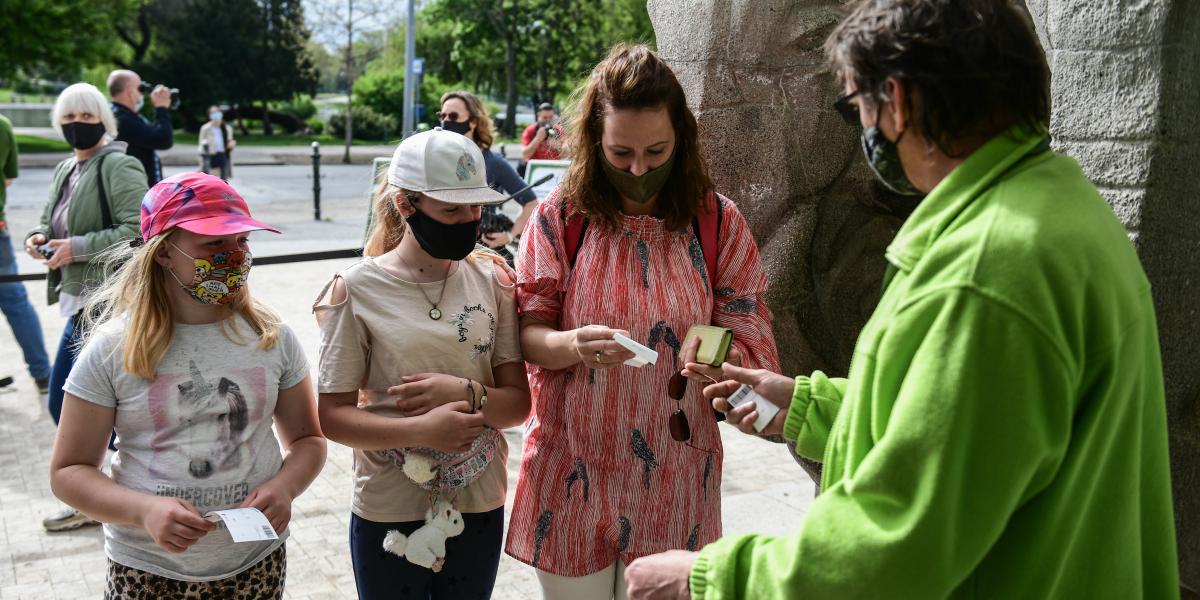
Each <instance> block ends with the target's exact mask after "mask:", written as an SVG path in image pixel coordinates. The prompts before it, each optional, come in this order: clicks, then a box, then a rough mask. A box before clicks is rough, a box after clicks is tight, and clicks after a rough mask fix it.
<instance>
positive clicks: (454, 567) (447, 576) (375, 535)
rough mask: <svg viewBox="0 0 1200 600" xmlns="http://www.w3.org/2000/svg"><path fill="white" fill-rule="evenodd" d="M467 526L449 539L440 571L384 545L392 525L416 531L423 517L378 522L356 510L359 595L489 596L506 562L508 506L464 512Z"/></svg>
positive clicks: (482, 599)
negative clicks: (503, 559)
mask: <svg viewBox="0 0 1200 600" xmlns="http://www.w3.org/2000/svg"><path fill="white" fill-rule="evenodd" d="M463 523H464V524H465V525H466V527H465V528H464V529H463V532H462V533H461V534H459V535H456V536H454V537H452V538H450V539H448V540H446V564H445V565H443V567H442V570H441V571H440V572H438V573H434V572H433V571H431V570H429V569H426V568H424V567H418V566H417V565H414V564H412V563H410V562H408V559H406V558H404V557H402V556H396V555H395V554H392V553H391V552H387V551H385V550H384V549H383V538H384V536H386V535H387V532H388V531H389V530H392V529H399V530H400V533H403V534H404V535H410V534H411V533H412V532H414V531H416V530H417V529H418V528H419V527H421V526H422V525H424V524H425V523H424V522H423V521H410V522H406V523H376V522H374V521H368V520H366V519H363V518H361V517H359V516H358V515H354V514H352V515H350V558H351V561H352V562H353V563H354V581H355V583H356V584H358V598H359V600H385V599H386V600H430V599H432V600H459V599H461V600H475V599H477V598H478V599H479V600H486V599H487V598H491V597H492V588H493V587H494V586H495V585H496V572H497V571H498V570H499V568H500V546H501V542H502V541H503V537H504V508H503V507H501V508H497V509H496V510H493V511H491V512H485V513H470V514H464V515H463Z"/></svg>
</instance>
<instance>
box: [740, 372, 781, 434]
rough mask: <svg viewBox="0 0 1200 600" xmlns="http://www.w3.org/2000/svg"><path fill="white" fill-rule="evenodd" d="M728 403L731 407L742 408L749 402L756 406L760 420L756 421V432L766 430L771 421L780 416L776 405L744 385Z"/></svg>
mask: <svg viewBox="0 0 1200 600" xmlns="http://www.w3.org/2000/svg"><path fill="white" fill-rule="evenodd" d="M728 402H729V404H730V405H731V406H741V405H743V404H745V403H747V402H753V403H754V404H755V410H757V411H758V419H756V420H755V421H754V430H755V431H762V430H763V429H766V427H767V425H768V424H770V423H771V419H774V418H775V415H777V414H779V407H778V406H775V403H773V402H771V401H770V400H767V399H766V398H763V397H762V396H759V395H758V394H756V393H754V390H753V389H751V388H750V386H748V385H746V384H744V383H743V384H742V387H740V388H738V389H737V391H736V392H734V393H733V395H732V396H730V397H729V398H728Z"/></svg>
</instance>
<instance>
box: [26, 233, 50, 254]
mask: <svg viewBox="0 0 1200 600" xmlns="http://www.w3.org/2000/svg"><path fill="white" fill-rule="evenodd" d="M45 243H46V236H44V235H42V234H40V233H35V234H33V235H31V236H29V237H27V238H25V254H28V255H29V256H32V257H33V258H35V259H37V260H45V259H46V257H45V256H42V253H41V252H38V249H37V247H38V246H41V245H42V244H45Z"/></svg>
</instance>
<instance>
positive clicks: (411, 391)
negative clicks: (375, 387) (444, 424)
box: [387, 373, 471, 417]
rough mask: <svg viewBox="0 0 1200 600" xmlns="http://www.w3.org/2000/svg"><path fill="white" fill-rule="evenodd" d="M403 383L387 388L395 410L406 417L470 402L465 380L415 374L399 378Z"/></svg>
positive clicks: (439, 375) (438, 374) (434, 374)
mask: <svg viewBox="0 0 1200 600" xmlns="http://www.w3.org/2000/svg"><path fill="white" fill-rule="evenodd" d="M400 381H403V382H404V383H402V384H400V385H394V386H392V387H390V388H388V390H387V391H388V393H389V394H391V395H393V396H396V408H398V409H400V412H402V413H404V416H406V417H416V416H419V415H423V414H425V413H427V412H429V411H431V410H433V409H434V408H437V407H439V406H441V405H443V404H446V403H448V402H457V401H466V402H470V400H471V392H469V391H467V383H468V382H467V380H466V379H463V378H462V377H451V376H450V375H445V374H442V373H417V374H415V375H406V376H404V377H401V378H400Z"/></svg>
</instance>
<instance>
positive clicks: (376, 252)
mask: <svg viewBox="0 0 1200 600" xmlns="http://www.w3.org/2000/svg"><path fill="white" fill-rule="evenodd" d="M375 179H376V182H375V190H374V191H373V192H372V193H371V223H370V230H369V231H368V232H367V241H366V243H364V244H363V256H382V255H384V254H387V253H388V252H390V251H391V250H392V249H393V248H395V247H396V246H399V245H400V240H402V239H404V231H405V229H406V228H407V226H406V225H405V222H404V215H402V214H400V209H398V208H396V197H397V196H400V195H401V194H407V193H408V192H406V191H405V190H403V189H401V188H400V187H398V186H396V185H393V184H391V183H388V180H387V169H383V170H382V171H380V172H379V173H378V174H377V175H376V177H375Z"/></svg>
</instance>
